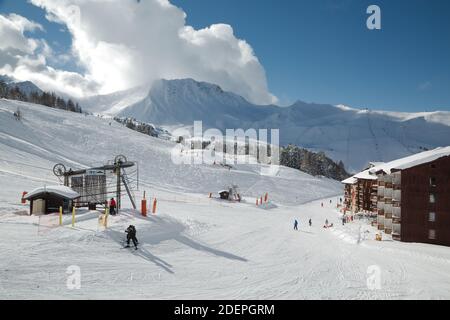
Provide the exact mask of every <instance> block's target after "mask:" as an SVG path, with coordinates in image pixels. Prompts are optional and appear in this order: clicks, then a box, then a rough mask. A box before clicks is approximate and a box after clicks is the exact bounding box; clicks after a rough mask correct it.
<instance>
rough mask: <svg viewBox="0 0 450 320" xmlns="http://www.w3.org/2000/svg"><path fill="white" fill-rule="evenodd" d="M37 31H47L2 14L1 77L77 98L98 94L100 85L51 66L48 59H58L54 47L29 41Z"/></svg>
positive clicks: (0, 19) (0, 22) (32, 23)
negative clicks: (29, 34)
mask: <svg viewBox="0 0 450 320" xmlns="http://www.w3.org/2000/svg"><path fill="white" fill-rule="evenodd" d="M36 30H41V31H44V29H43V27H42V26H41V25H39V24H37V23H35V22H33V21H30V20H28V19H26V18H25V17H22V16H19V15H16V14H10V15H7V16H5V15H0V40H1V41H0V75H1V74H6V75H9V76H12V77H14V78H16V79H18V80H30V81H33V82H34V83H36V84H37V85H38V86H39V87H40V88H42V89H44V90H48V91H58V92H64V93H67V94H70V95H74V96H82V95H84V94H86V93H91V94H92V93H95V92H96V90H98V86H97V85H96V83H95V82H94V81H92V80H90V79H89V78H88V77H85V76H82V75H80V74H77V73H74V72H67V71H64V70H55V69H54V68H51V67H49V66H48V65H47V59H54V55H53V51H52V49H51V47H50V46H49V45H48V44H47V42H46V41H45V40H43V39H33V38H28V37H27V36H25V34H24V32H25V31H30V32H33V31H36Z"/></svg>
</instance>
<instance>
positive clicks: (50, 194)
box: [24, 186, 80, 215]
mask: <svg viewBox="0 0 450 320" xmlns="http://www.w3.org/2000/svg"><path fill="white" fill-rule="evenodd" d="M79 197H80V195H79V194H78V193H77V192H75V191H74V190H72V189H71V188H69V187H66V186H45V187H40V188H37V189H34V190H33V191H31V192H30V193H28V194H27V195H26V196H25V197H24V199H25V200H28V201H30V215H45V214H51V213H56V212H59V208H60V207H62V208H63V211H64V212H70V211H71V210H72V207H73V201H74V200H75V199H77V198H79Z"/></svg>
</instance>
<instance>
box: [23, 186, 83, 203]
mask: <svg viewBox="0 0 450 320" xmlns="http://www.w3.org/2000/svg"><path fill="white" fill-rule="evenodd" d="M45 195H56V196H59V197H61V198H64V199H69V200H73V199H76V198H79V197H80V195H79V194H78V193H77V192H76V191H74V190H72V189H71V188H69V187H65V186H44V187H40V188H36V189H34V190H33V191H31V192H30V193H28V194H27V195H26V196H25V197H24V199H25V200H31V199H36V198H39V197H42V196H45Z"/></svg>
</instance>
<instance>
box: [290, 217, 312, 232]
mask: <svg viewBox="0 0 450 320" xmlns="http://www.w3.org/2000/svg"><path fill="white" fill-rule="evenodd" d="M308 224H309V226H310V227H312V220H311V219H309V221H308ZM298 225H299V223H298V220H297V219H295V220H294V230H298Z"/></svg>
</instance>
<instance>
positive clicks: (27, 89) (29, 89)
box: [0, 75, 43, 95]
mask: <svg viewBox="0 0 450 320" xmlns="http://www.w3.org/2000/svg"><path fill="white" fill-rule="evenodd" d="M0 81H3V82H4V83H6V85H7V86H8V87H9V88H15V87H18V88H19V89H20V91H21V92H22V93H25V94H27V95H29V94H30V93H33V92H37V93H39V94H40V93H42V92H43V91H42V90H41V89H40V88H39V87H38V86H37V85H35V84H34V83H33V82H31V81H17V80H15V79H13V78H11V77H8V76H5V75H0Z"/></svg>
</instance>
